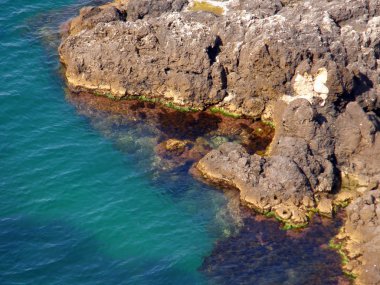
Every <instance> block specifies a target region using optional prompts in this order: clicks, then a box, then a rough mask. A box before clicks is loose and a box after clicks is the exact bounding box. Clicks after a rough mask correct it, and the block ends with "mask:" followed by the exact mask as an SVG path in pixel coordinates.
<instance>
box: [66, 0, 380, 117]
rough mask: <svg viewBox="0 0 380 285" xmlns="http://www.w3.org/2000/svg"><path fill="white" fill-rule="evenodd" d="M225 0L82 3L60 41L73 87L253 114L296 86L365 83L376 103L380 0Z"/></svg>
mask: <svg viewBox="0 0 380 285" xmlns="http://www.w3.org/2000/svg"><path fill="white" fill-rule="evenodd" d="M190 2H192V1H190ZM214 2H215V1H214ZM224 3H226V4H224V6H225V8H224V9H225V12H224V15H222V16H220V17H218V16H216V15H213V14H212V13H202V12H192V11H191V3H190V4H189V3H188V1H186V0H175V1H174V0H171V1H166V0H162V1H147V0H144V1H139V0H130V1H119V2H118V3H115V4H114V5H106V6H104V7H96V8H85V9H83V10H82V11H81V15H80V16H79V18H76V19H75V20H73V21H72V22H71V24H70V29H69V30H70V32H69V34H68V36H67V37H66V38H65V39H64V40H63V42H62V45H61V47H60V57H61V61H62V62H63V63H64V64H65V65H66V67H67V69H66V77H67V79H68V82H69V84H70V86H71V88H72V89H76V90H78V89H91V90H94V91H98V92H110V93H112V94H113V95H115V96H118V97H123V96H128V95H142V94H144V95H145V96H148V97H158V98H160V99H163V100H169V101H172V102H175V103H176V104H179V105H187V106H192V107H197V108H206V107H208V106H211V105H217V106H219V107H222V108H225V109H227V110H229V111H231V112H236V113H241V114H246V115H249V116H252V117H260V116H262V115H263V114H266V115H267V116H268V115H269V116H270V115H271V110H272V103H273V101H276V100H278V99H279V98H284V99H285V100H288V101H289V100H293V99H294V97H297V96H298V97H305V98H307V99H308V100H310V101H311V100H314V99H317V100H322V101H324V100H329V101H335V100H337V97H340V96H344V95H347V94H352V92H354V93H355V92H356V93H359V92H362V91H366V92H367V93H366V94H365V95H363V100H362V101H363V104H365V105H368V108H374V107H375V105H376V106H377V105H378V104H379V102H378V101H380V100H378V95H377V93H376V92H375V90H376V88H377V86H375V85H376V83H377V80H378V79H377V68H378V64H377V59H378V57H379V54H380V52H379V50H378V49H379V43H380V42H379V39H378V37H377V35H378V34H379V32H380V17H378V15H379V13H380V8H379V3H378V1H376V0H368V1H361V0H360V1H359V0H355V1H343V2H342V1H337V0H336V1H327V0H325V1H278V0H277V1H262V0H260V1H259V0H240V1H237V0H233V1H231V0H230V1H227V2H224ZM317 79H318V80H317ZM368 89H373V90H371V91H369V90H368Z"/></svg>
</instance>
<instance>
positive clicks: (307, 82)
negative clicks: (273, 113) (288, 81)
mask: <svg viewBox="0 0 380 285" xmlns="http://www.w3.org/2000/svg"><path fill="white" fill-rule="evenodd" d="M327 77H328V72H327V69H326V68H320V69H318V72H317V74H316V75H315V76H314V77H313V76H312V75H310V74H308V73H307V72H305V73H304V74H303V75H301V74H297V75H296V78H295V79H294V84H293V90H294V95H293V96H291V95H284V96H282V100H283V101H285V102H286V103H288V104H289V103H290V102H292V101H293V100H296V99H298V98H304V99H306V100H308V101H309V102H310V103H313V102H314V100H315V99H316V98H321V99H322V100H323V101H322V103H321V106H324V104H325V101H326V99H327V97H328V94H329V89H328V87H327V86H326V83H327Z"/></svg>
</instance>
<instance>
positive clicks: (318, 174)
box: [59, 0, 380, 284]
mask: <svg viewBox="0 0 380 285" xmlns="http://www.w3.org/2000/svg"><path fill="white" fill-rule="evenodd" d="M59 54H60V59H61V61H62V63H63V64H64V66H65V75H66V78H67V83H68V86H69V88H70V89H71V90H72V91H74V92H81V91H86V92H88V91H90V92H92V93H95V94H97V95H99V94H102V95H105V96H107V97H111V98H113V99H128V98H142V99H143V100H148V101H155V102H161V103H170V104H173V105H175V106H181V107H186V108H193V109H198V110H206V109H210V108H214V109H216V110H220V111H222V112H225V113H228V114H235V115H244V116H246V117H250V118H253V119H257V118H262V119H264V120H270V121H272V122H273V123H274V125H275V127H276V132H275V136H274V139H273V141H272V144H271V146H270V148H269V149H268V151H267V154H266V155H265V156H259V155H257V154H250V153H248V152H247V150H246V149H245V148H244V147H242V146H241V145H239V144H236V143H226V144H223V145H221V146H220V147H219V148H218V149H215V150H212V151H211V152H209V153H208V154H207V155H206V156H204V157H203V158H201V159H200V161H199V162H198V163H197V165H196V169H197V170H198V171H199V173H200V174H201V175H203V176H204V177H205V178H206V179H208V180H211V181H213V182H215V183H222V184H227V185H229V186H233V187H235V188H237V189H238V190H240V198H241V201H242V202H243V203H244V204H246V205H248V206H249V207H252V208H254V209H256V210H258V211H260V212H263V213H266V214H270V215H275V216H276V217H278V218H279V219H281V220H283V221H285V222H287V223H289V224H290V225H292V226H303V225H305V224H307V223H308V221H309V219H310V214H311V213H312V212H315V211H318V212H319V213H321V214H323V215H328V216H332V215H333V212H334V208H336V207H338V206H341V205H343V204H346V203H347V202H349V201H352V203H351V205H350V206H349V207H348V208H347V214H348V219H347V221H346V223H345V225H344V227H343V230H342V233H341V234H340V238H341V239H342V240H343V248H344V249H343V250H346V251H348V252H349V253H350V254H349V258H350V261H349V263H348V264H347V269H348V270H349V271H350V272H354V274H356V275H358V278H357V280H356V282H357V284H380V264H379V260H378V257H377V256H380V249H379V247H380V241H379V239H378V237H377V235H375V234H371V235H367V234H366V231H368V229H369V228H371V231H373V232H378V231H379V229H380V225H379V224H378V218H377V217H378V214H377V212H378V210H377V206H376V205H377V204H378V203H379V195H378V193H377V192H378V190H376V189H379V181H380V135H379V130H380V119H379V114H380V92H379V91H380V90H379V69H380V66H379V63H380V62H379V60H380V1H378V0H367V1H359V0H354V1H339V0H329V1H328V0H325V1H297V0H295V1H263V0H261V1H259V0H227V1H216V0H214V1H211V0H210V1H191V0H189V1H188V0H169V1H168V0H157V1H149V0H144V1H141V0H129V1H126V0H119V1H115V2H113V3H110V4H107V5H104V6H100V7H86V8H83V9H82V10H81V11H80V15H79V16H78V17H76V18H74V19H73V20H71V22H69V23H67V25H66V26H65V27H64V31H63V39H62V44H61V46H60V48H59ZM368 201H369V202H368ZM369 247H373V248H374V249H375V250H374V252H375V253H376V254H373V251H371V250H369V249H368V248H369ZM369 268H370V269H369ZM367 272H370V274H369V273H368V274H367Z"/></svg>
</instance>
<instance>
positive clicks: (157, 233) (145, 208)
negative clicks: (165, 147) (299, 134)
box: [0, 0, 341, 285]
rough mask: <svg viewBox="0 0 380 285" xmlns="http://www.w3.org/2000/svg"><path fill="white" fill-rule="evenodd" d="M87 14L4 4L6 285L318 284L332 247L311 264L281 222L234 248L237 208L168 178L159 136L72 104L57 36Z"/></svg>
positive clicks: (54, 5)
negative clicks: (160, 156)
mask: <svg viewBox="0 0 380 285" xmlns="http://www.w3.org/2000/svg"><path fill="white" fill-rule="evenodd" d="M87 3H90V2H89V1H87ZM84 4H86V1H80V2H78V0H54V1H53V0H44V1H42V0H0V7H1V9H0V108H1V109H0V175H1V178H0V284H36V285H37V284H38V285H44V284H46V285H52V284H60V285H63V284H70V285H71V284H73V285H76V284H91V285H93V284H165V285H168V284H182V285H186V284H219V283H220V284H228V283H229V284H231V283H230V281H229V280H230V279H229V278H227V276H226V274H229V273H228V272H229V271H228V270H229V269H231V268H233V273H234V276H235V277H234V278H237V280H239V284H244V280H248V281H247V282H245V284H254V283H252V282H253V281H252V280H253V279H255V278H256V277H257V280H260V282H257V283H256V284H281V283H284V282H285V281H286V282H288V283H286V284H302V282H304V281H302V282H301V281H299V282H298V283H297V282H296V281H294V280H307V278H308V276H309V275H310V274H311V273H313V274H314V275H315V274H316V273H318V272H319V270H320V269H319V267H321V265H323V263H324V261H325V260H327V259H326V254H330V255H331V254H332V253H331V252H330V251H326V250H325V249H323V250H321V249H319V246H320V245H321V244H322V243H327V242H328V237H325V238H324V239H323V240H322V241H321V242H319V241H316V240H314V241H313V242H309V241H303V240H302V239H301V240H300V242H299V243H298V244H301V245H302V246H300V247H297V246H294V243H292V244H291V247H292V248H294V249H295V250H298V251H300V250H302V251H304V255H302V256H303V257H302V260H303V261H302V262H303V263H299V262H296V261H295V260H293V259H292V258H294V257H296V254H297V253H296V252H292V249H291V248H288V249H287V250H286V251H284V248H283V245H285V244H287V238H289V237H287V236H286V234H284V233H283V232H281V231H280V230H278V224H275V225H273V222H271V224H270V225H271V226H270V227H271V232H267V233H265V231H266V227H265V222H256V224H255V223H254V225H257V223H258V224H259V225H260V227H256V226H252V224H250V226H251V227H253V228H255V230H252V234H251V232H250V230H249V228H248V230H247V228H245V231H244V232H243V234H241V235H240V236H239V235H238V236H236V237H235V239H232V240H230V239H227V240H226V239H225V238H226V237H228V236H230V235H231V234H233V233H234V232H235V231H236V229H237V228H238V226H239V225H240V223H239V221H240V220H239V219H237V218H236V217H234V208H233V207H231V203H230V204H229V205H227V202H228V199H227V198H226V197H225V196H224V195H223V193H222V192H220V191H216V190H215V189H213V188H211V187H209V186H206V185H204V184H202V183H200V182H197V181H196V180H194V179H193V178H192V177H191V176H190V175H189V174H188V173H187V171H181V169H179V170H178V169H177V170H176V171H170V170H168V171H162V169H160V167H159V166H157V165H158V162H157V157H156V156H155V154H154V150H153V148H154V144H155V138H156V136H157V134H156V133H155V130H152V129H149V128H148V127H146V126H144V124H132V123H126V124H122V125H120V124H115V117H114V116H113V115H111V114H102V113H98V112H96V111H94V112H92V113H91V112H81V111H80V110H79V109H77V108H76V107H75V106H73V105H72V104H70V102H68V100H67V97H66V94H65V85H64V82H63V81H62V78H61V76H60V65H59V62H58V58H57V55H56V48H57V44H58V36H57V35H58V34H57V31H58V26H59V24H60V23H62V22H63V21H65V20H67V19H68V18H69V17H70V16H72V15H74V14H75V12H77V10H78V7H79V6H81V5H84ZM77 107H78V106H77ZM116 119H117V118H116ZM235 210H236V208H235ZM250 221H251V223H252V222H253V220H250ZM240 222H241V221H240ZM247 231H248V232H247ZM258 231H259V232H258ZM262 233H265V234H266V235H268V234H269V235H270V236H271V239H269V238H268V240H269V241H268V242H265V244H264V245H265V247H263V244H262V241H261V240H262V238H261V236H262ZM271 233H274V234H271ZM276 233H277V234H276ZM265 234H264V236H265ZM318 235H319V236H320V235H323V234H321V233H318ZM247 236H248V237H249V239H248V242H249V243H248V245H247V243H246V241H247V238H246V237H247ZM276 236H279V237H280V238H281V239H277V240H276V238H275V237H276ZM251 238H254V239H255V240H254V241H250V239H251ZM273 238H274V239H275V240H274V241H273ZM218 240H224V241H225V242H226V243H225V244H224V243H222V245H220V243H219V247H217V248H216V251H215V252H214V255H212V256H215V259H216V261H213V257H209V258H208V259H207V262H205V263H204V260H205V258H206V257H207V256H210V254H211V253H212V251H213V248H214V246H215V243H216V241H218ZM258 240H259V242H258ZM235 241H236V242H235ZM268 243H269V247H268V248H272V249H270V251H272V252H273V248H274V252H275V253H274V254H272V255H270V256H271V258H270V260H269V261H268V260H267V259H265V260H266V261H265V268H263V267H260V266H258V264H259V263H257V262H258V261H260V260H262V258H263V257H265V256H268V253H267V252H266V250H267V246H268ZM271 243H273V246H271V245H270V244H271ZM296 244H297V242H296ZM253 245H254V246H253ZM274 245H275V246H274ZM235 247H236V248H235ZM220 248H222V250H221V249H220ZM244 248H250V250H249V251H245V250H244ZM238 249H239V250H238ZM231 250H232V251H231ZM276 250H277V251H276ZM224 252H225V253H226V257H225V258H224V257H223V253H224ZM231 252H232V253H231ZM245 252H247V253H249V258H248V259H246V258H244V257H247V256H246V255H245ZM276 252H278V254H281V258H276V257H275V256H276ZM284 252H285V253H284ZM221 253H222V256H221ZM235 253H236V254H235ZM231 255H232V257H231ZM236 257H237V258H239V257H242V260H243V261H239V260H238V259H237V260H235V259H234V258H236ZM330 257H331V256H330ZM335 257H336V255H333V260H334V261H335V262H336V260H337V258H335ZM284 260H285V261H284ZM328 260H329V261H331V258H330V259H328ZM231 262H232V264H231ZM240 262H242V264H243V265H244V266H241V268H242V270H243V272H241V273H240V271H239V268H240V266H239V264H240ZM253 264H254V265H255V266H252V267H250V265H253ZM294 264H296V266H295V265H294ZM231 266H232V267H231ZM304 266H309V268H308V270H306V271H305V270H303V267H304ZM318 266H319V267H318ZM205 268H206V269H205ZM207 268H213V269H212V270H211V271H210V270H207ZM249 268H253V269H252V270H251V271H250V269H249ZM334 268H335V267H334ZM264 269H265V270H264ZM338 271H339V270H338ZM207 272H208V273H207ZM210 272H211V273H210ZM268 272H271V273H272V274H271V276H269V275H268ZM288 272H290V273H289V274H290V275H289V274H288ZM310 272H311V273H310ZM321 272H322V274H323V273H324V272H325V271H321ZM334 274H335V275H334ZM334 274H333V277H336V275H339V274H341V272H338V273H337V270H335V273H334ZM247 275H248V276H249V278H245V276H247ZM288 275H289V276H290V277H289V276H288ZM294 276H300V277H302V278H301V279H297V278H296V279H295V277H294ZM266 277H268V278H267V279H266ZM226 280H227V281H226ZM289 280H293V281H289ZM334 280H335V279H334ZM226 282H227V283H226ZM289 282H290V283H289ZM292 282H293V283H292ZM300 282H301V283H300ZM284 284H285V283H284ZM309 284H317V283H316V282H314V283H313V281H310V282H309ZM318 284H319V283H318ZM329 284H333V283H329Z"/></svg>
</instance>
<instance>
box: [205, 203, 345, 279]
mask: <svg viewBox="0 0 380 285" xmlns="http://www.w3.org/2000/svg"><path fill="white" fill-rule="evenodd" d="M245 211H247V210H245ZM243 224H244V225H243V226H242V227H241V229H240V231H239V232H238V234H236V235H233V236H231V237H229V238H226V239H222V240H219V241H218V242H217V243H216V245H215V247H214V249H213V251H212V253H211V254H210V255H209V256H208V257H206V258H205V260H204V262H203V265H202V267H201V268H200V269H199V270H200V271H201V272H203V273H204V274H205V275H206V276H208V277H209V279H210V280H211V281H210V283H211V284H255V285H261V284H262V285H264V284H265V285H268V284H289V285H296V284H299V285H303V284H321V285H322V284H323V285H325V284H350V281H349V280H348V278H346V277H344V273H343V271H342V268H341V259H340V256H339V255H338V254H337V253H336V252H335V251H333V250H331V249H330V248H329V246H328V244H329V241H330V239H331V238H333V237H334V236H335V235H336V234H337V233H338V231H339V228H340V226H341V225H342V218H340V217H337V218H336V219H334V220H330V219H324V218H320V217H318V216H316V217H314V219H313V223H312V225H311V226H310V227H309V228H307V229H303V230H298V231H295V230H292V231H285V230H282V229H280V226H279V223H278V222H277V221H275V220H268V219H266V218H264V217H262V216H254V215H250V216H249V215H248V216H246V217H245V218H244V220H243Z"/></svg>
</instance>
